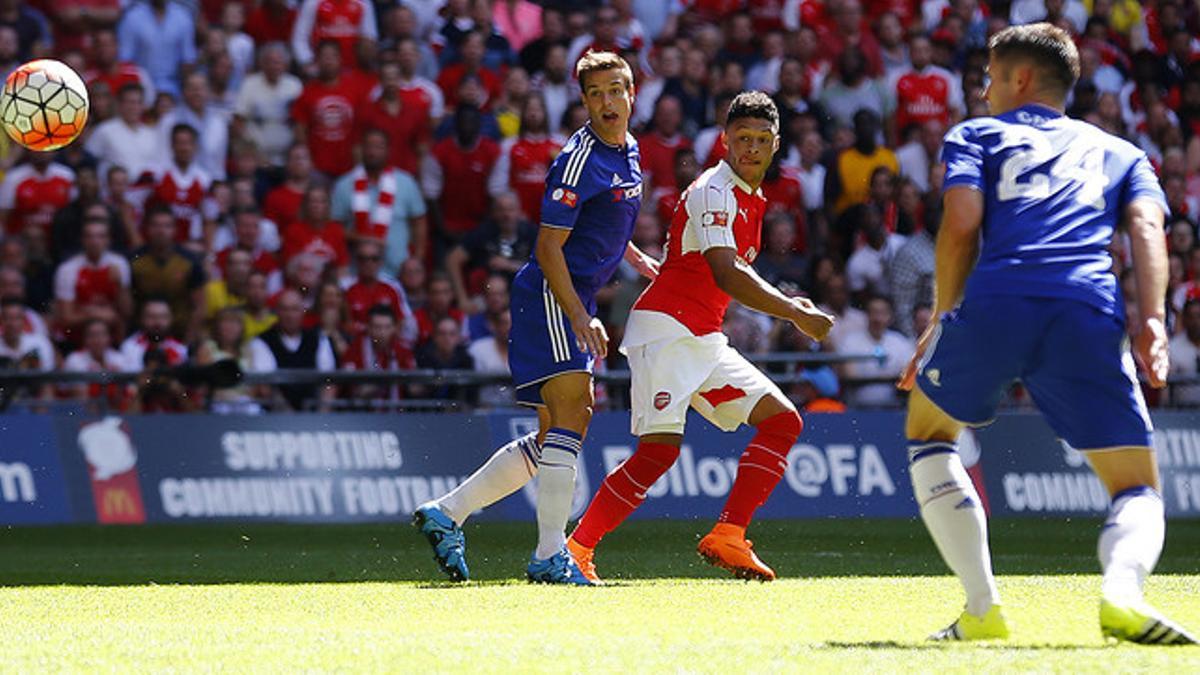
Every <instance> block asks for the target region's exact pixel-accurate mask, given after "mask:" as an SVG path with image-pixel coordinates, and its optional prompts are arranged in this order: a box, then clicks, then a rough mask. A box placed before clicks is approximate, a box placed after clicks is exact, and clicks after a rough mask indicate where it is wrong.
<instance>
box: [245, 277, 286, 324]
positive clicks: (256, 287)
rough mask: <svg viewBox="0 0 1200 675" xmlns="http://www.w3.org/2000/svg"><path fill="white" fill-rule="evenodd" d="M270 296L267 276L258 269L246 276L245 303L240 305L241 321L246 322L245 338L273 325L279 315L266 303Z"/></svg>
mask: <svg viewBox="0 0 1200 675" xmlns="http://www.w3.org/2000/svg"><path fill="white" fill-rule="evenodd" d="M270 297H271V294H270V291H269V290H268V286H267V276H266V275H265V274H263V273H262V272H259V271H258V270H254V271H252V272H250V275H249V276H248V277H246V304H245V305H244V306H243V307H242V321H243V322H244V323H245V324H246V339H247V340H253V339H254V338H256V337H258V336H259V335H262V334H263V333H264V332H266V331H267V329H269V328H270V327H271V326H274V325H275V322H276V321H278V319H279V317H277V316H275V312H274V311H272V310H271V308H270V307H269V306H268V305H267V300H268V299H269V298H270Z"/></svg>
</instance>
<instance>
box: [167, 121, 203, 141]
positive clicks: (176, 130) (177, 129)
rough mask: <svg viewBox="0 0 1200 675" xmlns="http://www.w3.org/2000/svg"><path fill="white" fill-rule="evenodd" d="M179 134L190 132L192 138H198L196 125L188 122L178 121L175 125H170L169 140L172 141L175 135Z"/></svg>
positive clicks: (198, 133)
mask: <svg viewBox="0 0 1200 675" xmlns="http://www.w3.org/2000/svg"><path fill="white" fill-rule="evenodd" d="M179 134H191V136H192V140H197V139H199V138H200V132H198V131H196V127H194V126H192V125H190V124H186V123H184V122H180V123H178V124H176V125H175V126H173V127H171V140H172V141H174V140H175V137H176V136H178V135H179Z"/></svg>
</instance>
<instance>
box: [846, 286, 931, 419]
mask: <svg viewBox="0 0 1200 675" xmlns="http://www.w3.org/2000/svg"><path fill="white" fill-rule="evenodd" d="M866 305H867V327H866V330H856V331H852V332H846V333H844V335H843V336H841V339H840V340H839V342H838V353H841V354H850V355H862V354H870V355H872V356H874V357H875V358H873V359H867V360H858V361H850V362H848V363H846V364H845V365H844V366H843V370H844V372H845V374H846V376H847V377H851V378H891V379H895V378H897V377H899V376H900V371H901V370H903V369H904V366H905V364H906V363H908V359H909V358H910V357H911V356H912V353H913V349H914V346H915V345H914V343H913V341H912V340H910V339H908V338H906V337H904V336H903V335H901V334H899V333H897V332H896V331H894V330H891V329H890V328H888V326H890V325H891V323H892V303H891V301H889V300H888V299H887V298H884V297H878V296H877V297H874V298H871V299H870V300H869V301H867V303H866ZM848 394H849V395H848V396H847V399H848V401H849V402H850V403H851V405H855V406H862V407H872V408H876V407H886V406H894V405H897V404H899V402H900V397H899V391H898V390H897V389H896V385H895V383H894V382H890V381H888V382H879V383H875V384H864V385H860V386H856V387H854V388H852V389H850V390H849V392H848Z"/></svg>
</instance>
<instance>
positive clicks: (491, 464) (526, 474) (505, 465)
mask: <svg viewBox="0 0 1200 675" xmlns="http://www.w3.org/2000/svg"><path fill="white" fill-rule="evenodd" d="M537 462H538V445H537V433H534V432H530V433H528V434H526V435H524V436H522V437H520V438H518V439H516V440H514V441H511V442H509V443H507V444H505V445H504V446H502V447H501V448H500V449H499V450H497V451H496V452H495V453H494V454H493V455H492V456H491V458H489V459H488V461H486V462H484V464H483V466H481V467H479V468H478V469H476V470H475V473H473V474H471V475H470V476H469V477H467V479H466V480H464V481H463V482H462V483H459V485H458V487H456V488H454V489H453V490H451V491H450V492H449V493H447V494H446V496H444V497H442V498H441V499H439V500H437V505H438V508H440V509H441V510H442V511H444V512H445V513H446V515H448V516H450V518H451V519H452V520H453V521H454V522H456V523H458V524H459V526H461V525H462V524H463V523H464V522H466V520H467V518H469V517H470V516H471V514H472V513H474V512H476V511H478V510H479V509H482V508H484V507H486V506H489V505H491V504H495V503H496V502H498V501H500V500H501V499H504V498H505V497H507V496H509V495H510V494H512V493H514V492H516V491H517V490H519V489H521V487H522V486H523V485H525V484H526V483H528V482H529V479H531V478H533V477H534V475H535V474H537Z"/></svg>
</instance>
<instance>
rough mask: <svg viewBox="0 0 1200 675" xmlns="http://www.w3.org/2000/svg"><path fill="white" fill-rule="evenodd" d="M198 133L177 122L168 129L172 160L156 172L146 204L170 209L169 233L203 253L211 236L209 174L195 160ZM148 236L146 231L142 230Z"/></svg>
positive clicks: (211, 215)
mask: <svg viewBox="0 0 1200 675" xmlns="http://www.w3.org/2000/svg"><path fill="white" fill-rule="evenodd" d="M198 137H199V135H198V133H197V131H196V129H195V128H194V127H191V126H188V125H186V124H178V125H176V126H174V127H172V129H171V132H170V136H169V138H170V146H171V162H170V163H169V164H166V165H163V166H160V167H158V169H157V170H156V171H155V177H154V190H153V192H152V193H151V195H150V198H149V200H148V203H150V204H152V205H155V206H159V207H162V208H166V209H169V213H171V214H172V217H173V223H174V224H173V231H172V233H171V236H172V237H173V238H174V239H175V241H176V242H178V243H180V244H186V245H187V247H188V249H189V250H191V251H193V252H197V253H200V252H203V251H204V249H205V248H206V246H207V245H208V244H207V242H209V241H211V239H212V227H213V226H214V223H213V218H214V216H215V215H216V214H215V213H214V211H213V203H212V202H210V201H208V199H207V198H208V194H209V190H210V188H212V185H213V181H212V176H211V175H209V173H208V172H207V171H205V170H204V169H203V168H202V167H201V166H200V165H199V162H197V161H196V150H197V140H198ZM144 236H145V237H146V238H147V239H148V238H149V233H144Z"/></svg>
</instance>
